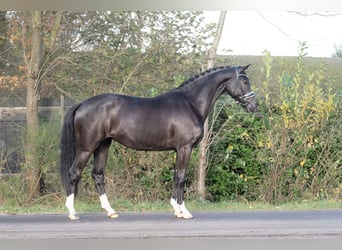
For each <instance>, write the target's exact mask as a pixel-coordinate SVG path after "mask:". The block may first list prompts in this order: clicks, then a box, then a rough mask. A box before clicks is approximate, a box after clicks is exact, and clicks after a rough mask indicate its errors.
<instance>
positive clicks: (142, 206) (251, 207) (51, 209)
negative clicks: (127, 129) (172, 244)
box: [0, 199, 342, 214]
mask: <svg viewBox="0 0 342 250" xmlns="http://www.w3.org/2000/svg"><path fill="white" fill-rule="evenodd" d="M112 205H113V207H114V209H115V210H116V211H118V212H119V213H120V212H172V209H171V206H170V205H169V203H168V202H161V201H158V202H139V203H132V202H129V201H126V200H116V201H114V202H112ZM75 207H76V210H77V211H78V212H79V213H92V212H103V210H102V209H101V208H100V203H99V202H98V201H96V202H93V203H89V202H84V201H80V200H77V199H76V201H75ZM187 207H188V209H189V210H190V211H196V212H205V211H212V212H213V211H217V212H218V211H275V210H330V209H342V201H335V200H317V201H300V202H290V203H284V204H279V205H271V204H268V203H262V202H237V201H224V202H217V203H212V202H209V201H204V202H202V201H189V202H187ZM46 213H52V214H59V213H67V210H66V208H65V206H64V202H62V201H58V202H53V203H51V202H43V203H40V204H39V203H38V202H37V204H33V205H30V206H21V207H19V206H11V205H3V206H1V207H0V214H46Z"/></svg>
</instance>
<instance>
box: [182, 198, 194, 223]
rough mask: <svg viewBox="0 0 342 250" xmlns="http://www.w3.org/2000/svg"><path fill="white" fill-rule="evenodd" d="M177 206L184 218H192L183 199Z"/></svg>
mask: <svg viewBox="0 0 342 250" xmlns="http://www.w3.org/2000/svg"><path fill="white" fill-rule="evenodd" d="M179 207H180V210H181V212H182V217H183V218H184V219H192V218H193V216H192V214H191V213H190V212H189V210H188V209H186V207H185V203H184V201H183V203H182V204H181V205H180V206H179Z"/></svg>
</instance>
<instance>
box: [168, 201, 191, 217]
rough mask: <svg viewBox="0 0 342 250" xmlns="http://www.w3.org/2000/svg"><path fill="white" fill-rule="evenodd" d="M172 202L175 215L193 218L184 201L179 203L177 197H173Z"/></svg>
mask: <svg viewBox="0 0 342 250" xmlns="http://www.w3.org/2000/svg"><path fill="white" fill-rule="evenodd" d="M170 203H171V205H172V207H173V210H174V211H175V215H176V217H177V218H184V219H192V218H193V216H192V214H191V213H190V212H189V211H188V209H186V207H185V204H184V201H183V203H182V204H181V205H179V204H178V203H177V201H176V200H175V199H173V198H171V201H170Z"/></svg>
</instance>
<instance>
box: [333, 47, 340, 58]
mask: <svg viewBox="0 0 342 250" xmlns="http://www.w3.org/2000/svg"><path fill="white" fill-rule="evenodd" d="M332 57H339V58H342V44H341V45H339V46H335V53H334V54H333V55H332Z"/></svg>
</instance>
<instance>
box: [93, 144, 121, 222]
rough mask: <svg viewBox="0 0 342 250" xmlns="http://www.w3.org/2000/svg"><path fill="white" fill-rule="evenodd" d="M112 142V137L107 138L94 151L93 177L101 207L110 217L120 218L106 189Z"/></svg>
mask: <svg viewBox="0 0 342 250" xmlns="http://www.w3.org/2000/svg"><path fill="white" fill-rule="evenodd" d="M110 144H111V139H106V140H105V141H103V142H102V143H101V144H100V146H99V147H98V148H97V149H96V150H95V151H94V169H93V173H92V176H93V179H94V182H95V187H96V190H97V192H98V194H99V196H100V202H101V207H102V208H103V209H104V210H106V211H107V215H108V217H109V218H118V217H119V215H118V213H117V212H115V210H114V209H113V208H112V207H111V205H110V203H109V201H108V198H107V195H106V190H105V180H104V179H105V177H104V173H105V167H106V163H107V155H108V150H109V146H110Z"/></svg>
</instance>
